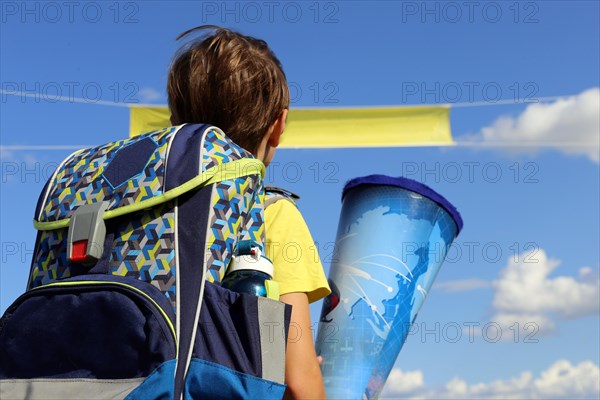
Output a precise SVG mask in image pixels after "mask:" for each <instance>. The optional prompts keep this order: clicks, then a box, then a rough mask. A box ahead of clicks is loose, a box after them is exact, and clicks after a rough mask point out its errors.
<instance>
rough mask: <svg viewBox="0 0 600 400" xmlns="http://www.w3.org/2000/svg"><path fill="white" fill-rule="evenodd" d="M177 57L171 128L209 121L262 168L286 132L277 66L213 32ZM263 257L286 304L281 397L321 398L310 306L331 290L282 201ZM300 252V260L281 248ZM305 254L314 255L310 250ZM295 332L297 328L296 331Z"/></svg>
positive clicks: (270, 219) (297, 217)
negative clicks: (287, 317) (287, 321)
mask: <svg viewBox="0 0 600 400" xmlns="http://www.w3.org/2000/svg"><path fill="white" fill-rule="evenodd" d="M207 30H208V31H209V34H207V35H205V36H203V37H201V38H200V39H199V40H195V41H192V42H190V43H188V44H187V45H186V46H184V47H183V48H182V49H180V51H179V52H178V53H177V54H176V56H175V59H174V61H173V64H172V65H171V69H170V71H169V77H168V84H167V92H168V97H169V108H170V111H171V123H172V124H173V125H179V124H183V123H188V122H189V123H194V122H196V123H209V124H213V125H215V126H218V127H219V128H221V129H223V131H224V132H225V133H226V134H227V135H228V136H229V137H230V138H231V139H232V140H233V141H235V142H236V143H237V144H238V145H240V146H242V147H244V148H245V149H246V150H248V151H250V152H251V153H252V154H254V156H255V157H256V158H258V159H259V160H261V161H262V162H263V163H264V164H265V166H268V165H269V163H270V162H271V160H272V159H273V155H274V153H275V148H276V147H277V146H278V145H279V140H280V138H281V135H282V133H283V130H284V128H285V122H286V118H287V113H288V108H289V103H290V94H289V89H288V86H287V80H286V77H285V74H284V72H283V68H282V67H281V63H280V62H279V60H278V59H277V57H275V55H274V54H273V52H272V51H271V50H270V49H269V47H268V45H267V44H266V43H265V42H264V41H262V40H259V39H255V38H252V37H249V36H245V35H242V34H239V33H237V32H233V31H231V30H229V29H225V28H220V27H216V26H201V27H197V28H193V29H190V30H188V31H186V32H184V33H182V34H181V35H179V37H178V38H177V39H178V40H179V39H181V38H183V37H185V36H187V35H188V34H190V33H192V32H197V31H204V32H206V31H207ZM265 229H266V233H267V256H268V257H269V258H270V259H271V260H272V261H273V265H274V267H275V272H274V277H273V278H274V280H275V281H277V282H279V285H280V290H281V297H280V300H281V301H282V302H284V303H287V304H290V305H292V306H293V309H292V317H291V328H290V334H289V339H290V340H289V342H288V345H287V351H286V372H285V374H286V375H285V381H286V384H287V385H288V388H287V390H286V397H287V398H324V397H325V391H324V388H323V380H322V377H321V371H320V369H319V363H318V361H317V357H316V354H315V349H314V345H313V338H312V332H311V321H310V311H309V303H312V302H314V301H317V300H319V299H321V298H323V297H325V296H326V295H327V294H329V292H330V290H329V287H328V285H327V280H326V278H325V275H324V272H323V267H322V265H321V263H320V261H319V260H318V258H317V260H314V247H313V246H314V243H313V240H312V237H311V235H310V232H309V231H308V228H307V226H306V223H305V222H304V220H303V218H302V216H301V214H300V212H299V211H298V209H297V208H296V207H295V206H294V205H293V204H292V203H291V202H288V201H285V200H282V201H278V202H276V203H274V204H273V205H271V206H269V207H267V209H266V210H265ZM286 243H294V245H295V246H296V245H298V246H300V249H301V254H302V257H301V258H300V260H299V261H298V260H290V259H288V258H287V257H285V254H282V252H281V250H282V248H283V247H284V246H285V244H286ZM311 249H313V250H312V251H311ZM295 328H296V329H295Z"/></svg>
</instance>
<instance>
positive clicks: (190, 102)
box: [167, 25, 290, 163]
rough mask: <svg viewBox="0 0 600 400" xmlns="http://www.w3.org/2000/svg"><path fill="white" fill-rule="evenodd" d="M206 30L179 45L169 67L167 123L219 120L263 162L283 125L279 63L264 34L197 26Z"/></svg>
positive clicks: (284, 94)
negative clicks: (263, 37)
mask: <svg viewBox="0 0 600 400" xmlns="http://www.w3.org/2000/svg"><path fill="white" fill-rule="evenodd" d="M196 31H204V32H206V34H205V35H203V36H202V37H200V38H199V39H196V40H193V41H191V42H190V43H187V44H186V45H185V46H183V47H182V48H181V49H180V50H179V51H178V52H177V54H176V55H175V58H174V61H173V63H172V65H171V69H170V71H169V78H168V83H167V93H168V97H169V108H170V110H171V123H172V124H173V125H179V124H183V123H186V122H191V123H194V122H196V123H208V124H213V125H216V126H218V127H219V128H221V129H223V130H224V131H225V133H227V135H228V136H229V137H230V138H231V139H232V140H233V141H235V142H236V143H237V144H238V145H240V146H242V147H244V148H245V149H246V150H248V151H250V152H252V153H253V154H254V155H255V156H257V158H259V159H262V160H263V161H265V163H268V162H269V161H270V158H271V157H272V152H273V151H274V148H275V147H277V145H278V144H279V137H280V135H281V132H282V131H283V128H284V127H285V119H286V116H287V109H288V108H289V104H290V93H289V89H288V85H287V80H286V77H285V73H284V72H283V68H282V67H281V63H280V62H279V60H278V59H277V57H275V54H273V52H272V51H271V49H269V46H268V45H267V43H266V42H264V41H263V40H259V39H255V38H253V37H250V36H245V35H242V34H240V33H237V32H233V31H231V30H229V29H226V28H220V27H216V26H210V25H207V26H200V27H197V28H193V29H190V30H188V31H186V32H184V33H182V34H181V35H179V37H178V38H177V39H178V40H179V39H181V38H182V37H184V36H187V35H188V34H190V33H192V32H196Z"/></svg>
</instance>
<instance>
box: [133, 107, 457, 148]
mask: <svg viewBox="0 0 600 400" xmlns="http://www.w3.org/2000/svg"><path fill="white" fill-rule="evenodd" d="M169 117H170V114H169V110H168V108H166V107H135V106H134V107H131V114H130V125H129V128H130V136H134V135H138V134H140V133H142V132H148V131H152V130H156V129H160V128H164V127H167V126H170V125H171V123H170V121H169ZM453 143H454V142H453V140H452V134H451V132H450V108H449V107H445V106H433V107H430V106H422V107H421V106H417V107H373V108H310V109H309V108H306V109H298V108H296V109H291V110H290V112H289V114H288V120H287V125H286V129H285V131H284V133H283V136H282V139H281V145H280V147H281V148H340V147H393V146H445V145H452V144H453Z"/></svg>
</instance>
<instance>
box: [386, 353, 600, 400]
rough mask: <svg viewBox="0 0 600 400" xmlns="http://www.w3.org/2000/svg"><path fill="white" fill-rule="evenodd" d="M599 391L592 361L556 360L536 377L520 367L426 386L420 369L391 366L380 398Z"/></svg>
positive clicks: (567, 395)
mask: <svg viewBox="0 0 600 400" xmlns="http://www.w3.org/2000/svg"><path fill="white" fill-rule="evenodd" d="M599 395H600V368H598V365H596V364H594V363H593V362H592V361H583V362H581V363H579V364H577V365H573V364H571V363H570V362H569V361H567V360H558V361H556V362H554V363H553V364H552V365H550V366H549V367H548V368H547V369H546V370H544V371H542V372H541V373H540V374H539V376H538V377H537V378H536V377H534V374H533V373H532V372H531V371H522V372H521V373H520V374H519V375H518V376H516V377H513V378H509V379H506V380H502V379H498V380H495V381H492V382H487V383H486V382H483V383H475V384H469V383H468V382H466V381H465V380H464V379H461V378H459V377H455V378H453V379H451V380H450V381H449V382H448V383H446V384H445V385H443V386H441V387H439V388H432V387H427V386H426V385H425V383H424V379H423V373H422V372H421V371H420V370H416V371H408V372H403V371H401V370H399V369H394V370H392V373H391V374H390V376H389V378H388V381H387V382H386V385H385V388H384V390H383V393H382V394H381V398H388V399H392V398H399V397H402V398H415V399H466V398H477V399H490V398H491V399H497V398H502V399H548V398H552V399H572V398H577V399H588V398H589V399H597V398H598V396H599Z"/></svg>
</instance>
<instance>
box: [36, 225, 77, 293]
mask: <svg viewBox="0 0 600 400" xmlns="http://www.w3.org/2000/svg"><path fill="white" fill-rule="evenodd" d="M70 276H71V270H70V263H69V261H68V260H67V228H63V229H54V230H51V231H40V234H39V237H38V241H37V245H36V248H35V251H34V254H33V261H32V270H31V280H30V283H29V288H34V287H37V286H41V285H46V284H48V283H51V282H54V281H56V280H59V279H65V278H68V277H70Z"/></svg>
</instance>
